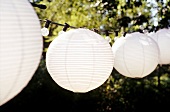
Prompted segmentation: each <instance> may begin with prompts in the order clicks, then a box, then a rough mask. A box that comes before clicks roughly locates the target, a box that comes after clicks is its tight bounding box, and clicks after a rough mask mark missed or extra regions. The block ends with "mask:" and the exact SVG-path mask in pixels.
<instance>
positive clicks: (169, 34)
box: [149, 28, 170, 65]
mask: <svg viewBox="0 0 170 112" xmlns="http://www.w3.org/2000/svg"><path fill="white" fill-rule="evenodd" d="M149 36H151V37H152V38H153V39H154V40H155V41H156V42H157V44H158V46H159V49H160V59H159V64H161V65H164V64H170V50H169V48H170V29H165V28H164V29H160V30H158V31H157V32H156V33H150V34H149Z"/></svg>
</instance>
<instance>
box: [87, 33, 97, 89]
mask: <svg viewBox="0 0 170 112" xmlns="http://www.w3.org/2000/svg"><path fill="white" fill-rule="evenodd" d="M85 32H86V34H87V35H89V34H88V33H87V31H85ZM89 37H92V36H91V35H89ZM91 46H92V49H93V52H92V53H93V75H92V77H91V79H90V83H89V86H88V87H87V89H86V90H88V89H89V87H90V85H91V84H92V80H93V79H94V78H93V76H94V59H95V58H94V45H91Z"/></svg>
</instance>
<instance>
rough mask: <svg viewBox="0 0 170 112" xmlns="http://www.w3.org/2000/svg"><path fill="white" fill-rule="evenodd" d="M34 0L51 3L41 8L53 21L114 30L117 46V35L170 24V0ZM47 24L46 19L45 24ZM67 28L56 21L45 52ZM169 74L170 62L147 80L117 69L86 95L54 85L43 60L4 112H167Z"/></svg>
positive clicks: (46, 39) (44, 16)
mask: <svg viewBox="0 0 170 112" xmlns="http://www.w3.org/2000/svg"><path fill="white" fill-rule="evenodd" d="M32 1H33V2H35V3H37V4H44V5H46V6H47V8H46V9H40V8H37V7H35V11H36V13H37V15H38V17H39V19H40V20H46V19H48V20H50V21H53V22H57V23H61V24H65V23H68V24H69V25H71V26H75V27H77V28H78V27H85V28H88V29H97V30H98V31H99V33H100V34H101V35H103V37H105V33H104V32H103V31H105V30H108V31H109V34H110V35H109V36H110V37H111V38H112V44H113V43H114V38H115V37H116V36H122V35H123V34H124V33H126V32H128V33H130V32H135V31H143V30H147V31H149V32H151V31H157V30H158V29H160V28H164V27H169V23H170V20H169V18H170V0H32ZM44 24H45V22H43V21H41V25H42V27H43V26H44ZM62 29H63V27H62V26H59V25H56V24H50V26H49V30H50V33H49V35H48V36H45V37H44V53H45V52H46V50H47V49H48V45H49V44H50V42H51V41H52V40H53V39H54V38H57V35H58V33H59V32H60V31H61V30H62ZM68 30H69V29H68ZM169 74H170V67H169V65H164V66H158V67H157V68H156V69H155V71H154V72H153V73H151V74H150V75H148V76H147V77H144V78H142V79H132V78H128V77H125V76H122V75H121V74H119V73H118V72H117V71H116V70H115V69H113V71H112V73H111V75H110V77H109V79H108V80H107V81H106V82H105V83H104V84H103V85H102V86H100V87H99V88H97V89H95V90H93V91H91V92H89V93H86V94H74V93H72V92H68V91H65V90H63V89H62V88H60V87H59V86H57V85H56V84H55V83H54V81H53V80H52V78H51V77H50V75H49V74H48V72H47V69H46V66H45V59H42V61H41V63H40V66H39V68H38V70H37V71H36V73H35V75H34V77H33V78H32V80H31V81H30V83H29V84H28V86H27V87H26V88H25V89H24V90H23V91H22V92H21V93H20V94H19V95H18V96H17V97H16V98H14V99H13V100H12V101H11V102H9V103H7V104H6V105H4V106H3V108H5V109H4V111H3V112H9V111H15V110H16V111H18V112H20V111H24V112H26V108H27V109H28V110H27V111H33V110H34V109H32V110H31V108H30V107H32V108H36V109H37V110H38V111H40V110H42V111H43V110H44V109H48V110H49V111H52V110H53V109H56V106H57V109H62V110H63V111H70V110H71V111H74V112H78V111H79V112H80V111H81V112H91V111H92V112H95V111H96V112H141V111H142V112H143V111H146V110H151V111H157V110H159V109H160V110H161V111H164V110H166V109H169V104H170V101H169V98H170V89H169V88H170V76H169ZM25 95H26V96H28V97H25ZM37 96H38V97H37ZM31 98H32V99H31ZM23 100H25V101H27V102H24V101H23ZM44 102H46V103H44ZM21 103H22V104H21ZM17 107H18V108H17Z"/></svg>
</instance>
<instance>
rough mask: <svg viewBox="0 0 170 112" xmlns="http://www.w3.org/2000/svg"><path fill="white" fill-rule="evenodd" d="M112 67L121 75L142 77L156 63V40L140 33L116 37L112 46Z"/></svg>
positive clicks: (147, 73)
mask: <svg viewBox="0 0 170 112" xmlns="http://www.w3.org/2000/svg"><path fill="white" fill-rule="evenodd" d="M112 51H113V55H114V68H115V69H116V70H117V71H118V72H119V73H120V74H122V75H124V76H127V77H131V78H143V77H145V76H147V75H149V74H150V73H151V72H153V71H154V70H155V68H156V66H157V65H158V59H159V48H158V45H157V44H156V42H155V41H154V40H153V39H152V38H150V37H149V36H147V35H145V34H142V33H138V32H135V33H131V34H127V35H126V36H125V37H121V38H118V39H117V40H116V41H115V43H114V44H113V46H112Z"/></svg>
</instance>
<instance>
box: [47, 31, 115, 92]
mask: <svg viewBox="0 0 170 112" xmlns="http://www.w3.org/2000/svg"><path fill="white" fill-rule="evenodd" d="M46 65H47V70H48V71H49V73H50V75H51V77H52V78H53V80H54V81H55V82H56V83H57V84H58V85H59V86H61V87H62V88H64V89H66V90H69V91H73V92H77V93H84V92H88V91H90V90H93V89H95V88H97V87H99V86H100V85H102V84H103V83H104V82H105V81H106V80H107V78H108V77H109V76H110V74H111V72H112V69H113V53H112V49H111V46H110V45H109V42H108V41H107V40H105V39H104V38H103V37H102V36H100V35H99V34H97V33H95V32H93V31H91V30H88V29H83V28H79V29H71V30H69V31H67V32H65V33H63V34H61V35H59V36H58V37H57V38H55V39H54V40H53V41H52V42H51V44H50V45H49V48H48V50H47V54H46Z"/></svg>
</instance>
